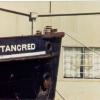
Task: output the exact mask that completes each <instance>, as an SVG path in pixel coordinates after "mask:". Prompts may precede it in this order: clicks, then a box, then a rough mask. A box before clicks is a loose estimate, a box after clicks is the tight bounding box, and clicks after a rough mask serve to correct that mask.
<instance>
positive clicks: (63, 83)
mask: <svg viewBox="0 0 100 100" xmlns="http://www.w3.org/2000/svg"><path fill="white" fill-rule="evenodd" d="M0 7H1V8H7V9H11V10H15V11H20V12H24V13H30V11H31V12H37V13H39V14H49V13H86V12H87V13H88V12H99V11H100V2H99V1H91V2H90V1H77V2H75V1H66V2H61V1H59V2H56V1H55V2H54V1H52V2H51V5H50V2H48V1H47V2H46V1H45V2H32V1H31V2H0ZM99 20H100V15H86V16H67V17H66V16H64V17H47V18H37V20H36V22H34V24H35V25H34V31H35V29H39V30H42V29H43V28H44V26H46V25H52V26H53V27H55V28H58V29H59V31H63V32H65V33H66V35H65V37H64V38H63V41H62V47H61V54H60V60H59V70H58V77H57V86H56V95H55V99H56V100H61V99H62V100H63V99H65V100H80V99H81V100H99V99H100V93H99V90H100V87H99V85H100V79H99V78H100V68H99V65H100V55H99V54H100V53H99V52H100V39H99V35H100V34H99V32H100V28H99V26H100V23H99ZM0 22H1V23H0V37H5V36H23V35H30V34H31V23H30V22H29V19H28V18H26V17H23V16H17V15H14V14H10V13H5V12H2V11H1V12H0Z"/></svg>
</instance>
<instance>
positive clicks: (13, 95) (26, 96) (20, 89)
mask: <svg viewBox="0 0 100 100" xmlns="http://www.w3.org/2000/svg"><path fill="white" fill-rule="evenodd" d="M61 37H62V36H60V37H59V36H56V35H55V36H26V37H13V38H1V39H0V43H1V44H2V45H3V44H6V45H11V44H13V45H14V44H15V43H17V44H20V43H22V44H25V43H31V42H34V43H35V44H36V49H34V51H33V50H28V51H14V52H5V53H2V52H1V51H0V57H1V58H0V59H1V60H0V100H3V99H4V100H34V99H37V100H38V99H39V100H46V99H47V98H48V99H49V100H53V99H54V96H55V87H56V79H57V72H58V62H59V53H60V46H61ZM41 51H45V52H46V53H45V54H42V55H41V54H40V55H34V56H23V57H16V56H15V57H12V56H11V57H10V58H6V57H5V58H3V59H2V55H3V56H5V55H8V56H9V55H14V54H20V53H21V54H23V53H32V52H41ZM46 72H49V73H50V75H51V80H52V85H51V87H50V88H49V92H48V93H47V95H45V96H41V99H40V97H37V96H38V94H39V91H40V85H41V81H42V76H43V74H44V73H46Z"/></svg>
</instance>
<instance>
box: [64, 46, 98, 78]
mask: <svg viewBox="0 0 100 100" xmlns="http://www.w3.org/2000/svg"><path fill="white" fill-rule="evenodd" d="M63 65H64V77H67V78H68V77H69V78H100V48H91V50H89V49H87V48H84V47H64V55H63Z"/></svg>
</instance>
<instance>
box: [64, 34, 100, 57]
mask: <svg viewBox="0 0 100 100" xmlns="http://www.w3.org/2000/svg"><path fill="white" fill-rule="evenodd" d="M65 35H66V36H68V37H70V38H71V39H72V40H74V41H76V42H77V43H79V44H81V45H82V46H83V47H86V48H87V49H88V50H90V51H92V52H94V53H96V54H97V55H100V53H98V52H96V51H93V50H92V49H91V48H90V47H88V46H87V45H85V44H84V43H83V42H81V41H80V40H78V39H76V38H75V37H73V36H71V35H69V34H68V33H65Z"/></svg>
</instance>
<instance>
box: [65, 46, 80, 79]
mask: <svg viewBox="0 0 100 100" xmlns="http://www.w3.org/2000/svg"><path fill="white" fill-rule="evenodd" d="M80 57H81V52H80V48H64V77H80Z"/></svg>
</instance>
